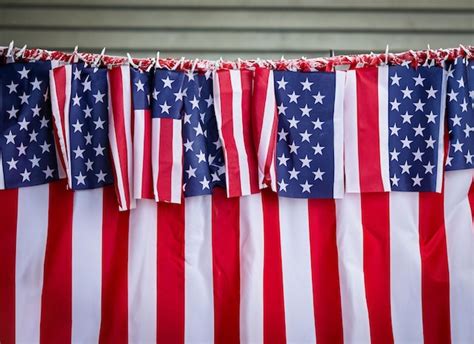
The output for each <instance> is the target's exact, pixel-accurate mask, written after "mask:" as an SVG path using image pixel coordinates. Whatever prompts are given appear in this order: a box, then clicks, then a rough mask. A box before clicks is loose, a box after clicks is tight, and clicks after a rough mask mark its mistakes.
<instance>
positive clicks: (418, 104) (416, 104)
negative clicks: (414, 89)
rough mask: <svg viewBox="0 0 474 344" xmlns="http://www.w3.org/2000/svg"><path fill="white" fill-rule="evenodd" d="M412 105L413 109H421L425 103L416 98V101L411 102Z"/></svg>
mask: <svg viewBox="0 0 474 344" xmlns="http://www.w3.org/2000/svg"><path fill="white" fill-rule="evenodd" d="M413 105H415V108H416V109H415V111H418V110H419V111H423V107H424V106H425V103H422V102H421V99H418V101H417V102H416V103H413Z"/></svg>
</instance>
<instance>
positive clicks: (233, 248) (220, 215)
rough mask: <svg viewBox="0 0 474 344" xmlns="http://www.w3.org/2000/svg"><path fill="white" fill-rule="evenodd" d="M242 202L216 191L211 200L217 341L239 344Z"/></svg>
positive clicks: (218, 190)
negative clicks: (240, 216)
mask: <svg viewBox="0 0 474 344" xmlns="http://www.w3.org/2000/svg"><path fill="white" fill-rule="evenodd" d="M239 211H240V210H239V199H238V198H227V197H226V195H225V191H224V190H223V189H220V188H216V189H214V193H213V196H212V265H213V268H212V271H213V280H214V341H215V343H217V344H220V343H223V344H227V343H239V341H240V329H239V317H240V307H239V305H240V263H239V261H240V255H239V247H240V246H239V234H240V229H239Z"/></svg>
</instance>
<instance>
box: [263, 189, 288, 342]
mask: <svg viewBox="0 0 474 344" xmlns="http://www.w3.org/2000/svg"><path fill="white" fill-rule="evenodd" d="M262 207H263V225H264V232H263V235H264V240H263V242H264V255H263V339H264V342H265V343H266V344H272V343H286V330H285V303H284V297H283V295H284V294H283V272H282V266H281V264H282V263H281V245H280V222H279V218H280V215H279V210H278V209H279V208H278V196H277V195H276V193H274V192H271V191H269V190H268V189H265V190H263V191H262Z"/></svg>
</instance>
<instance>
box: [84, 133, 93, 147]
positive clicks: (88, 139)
mask: <svg viewBox="0 0 474 344" xmlns="http://www.w3.org/2000/svg"><path fill="white" fill-rule="evenodd" d="M92 138H93V135H91V133H87V135H85V136H84V139H85V140H86V145H91V144H92Z"/></svg>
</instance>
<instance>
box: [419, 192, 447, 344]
mask: <svg viewBox="0 0 474 344" xmlns="http://www.w3.org/2000/svg"><path fill="white" fill-rule="evenodd" d="M419 226H420V253H421V294H422V295H421V296H422V312H423V336H424V339H425V343H428V344H430V343H450V342H451V330H450V328H451V326H450V312H449V307H450V306H449V270H448V253H447V247H446V230H445V224H444V196H443V194H436V193H427V192H420V222H419Z"/></svg>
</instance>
